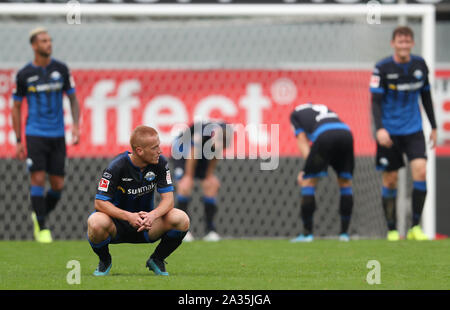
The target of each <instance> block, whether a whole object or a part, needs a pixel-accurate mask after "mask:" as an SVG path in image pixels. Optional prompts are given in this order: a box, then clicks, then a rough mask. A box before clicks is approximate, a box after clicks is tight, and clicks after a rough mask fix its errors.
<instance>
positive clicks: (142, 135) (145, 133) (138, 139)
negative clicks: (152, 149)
mask: <svg viewBox="0 0 450 310" xmlns="http://www.w3.org/2000/svg"><path fill="white" fill-rule="evenodd" d="M157 135H158V132H157V131H156V130H155V129H154V128H152V127H149V126H145V125H140V126H137V127H136V128H135V129H134V130H133V132H132V133H131V137H130V146H131V149H132V150H133V151H135V150H136V148H137V147H139V146H140V147H144V146H145V145H146V144H147V143H148V142H147V141H146V140H147V139H148V138H149V137H154V136H157Z"/></svg>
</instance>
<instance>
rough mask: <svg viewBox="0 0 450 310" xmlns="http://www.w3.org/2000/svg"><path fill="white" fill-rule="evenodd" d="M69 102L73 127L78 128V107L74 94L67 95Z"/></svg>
mask: <svg viewBox="0 0 450 310" xmlns="http://www.w3.org/2000/svg"><path fill="white" fill-rule="evenodd" d="M69 100H70V110H71V113H72V121H73V124H74V125H75V126H78V124H79V121H80V105H79V104H78V99H77V97H76V96H75V94H71V95H69Z"/></svg>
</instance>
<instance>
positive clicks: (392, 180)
mask: <svg viewBox="0 0 450 310" xmlns="http://www.w3.org/2000/svg"><path fill="white" fill-rule="evenodd" d="M397 181H398V172H397V171H390V172H385V173H383V186H384V187H387V188H397Z"/></svg>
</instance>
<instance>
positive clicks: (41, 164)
mask: <svg viewBox="0 0 450 310" xmlns="http://www.w3.org/2000/svg"><path fill="white" fill-rule="evenodd" d="M29 39H30V44H31V48H32V49H33V52H34V60H33V61H32V62H30V63H28V64H27V65H26V66H25V67H23V68H22V69H20V70H19V72H18V73H17V76H16V89H15V91H14V93H13V100H14V106H13V109H12V123H13V127H14V131H15V133H16V137H17V145H16V157H17V158H19V159H20V160H25V158H27V161H26V162H27V165H28V169H29V171H30V174H31V188H30V195H31V206H32V209H33V213H32V219H33V224H34V237H35V239H36V240H37V241H38V242H44V243H48V242H51V241H52V236H51V232H50V230H49V229H48V227H47V225H46V218H47V217H48V215H49V214H50V212H51V211H52V210H53V209H54V208H55V206H56V204H57V202H58V201H59V200H60V198H61V191H62V190H63V187H64V164H65V159H66V143H65V131H64V111H63V93H66V95H67V96H68V97H69V100H70V106H71V112H72V119H73V126H72V142H73V144H77V143H78V142H79V125H78V119H79V105H78V101H77V98H76V96H75V84H74V81H73V79H72V77H71V75H70V71H69V68H68V67H67V66H66V65H65V64H64V63H62V62H60V61H58V60H56V59H53V58H51V54H52V39H51V37H50V35H49V34H48V32H47V30H46V29H44V28H36V29H34V30H33V31H31V33H30V38H29ZM23 97H26V98H27V103H28V117H27V121H26V126H25V137H26V148H27V151H28V154H26V153H27V152H26V150H25V145H24V144H23V141H22V139H21V138H22V124H21V105H22V99H23ZM46 173H47V174H48V177H49V181H50V189H49V190H48V191H47V192H45V182H46Z"/></svg>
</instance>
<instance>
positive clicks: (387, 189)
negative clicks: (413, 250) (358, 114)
mask: <svg viewBox="0 0 450 310" xmlns="http://www.w3.org/2000/svg"><path fill="white" fill-rule="evenodd" d="M391 46H392V48H393V50H394V55H393V56H390V57H387V58H384V59H383V60H381V61H379V62H378V63H377V64H376V66H375V69H374V71H373V75H372V77H371V81H370V91H371V93H372V115H373V120H374V123H375V129H376V140H377V156H376V166H377V169H378V170H382V171H383V176H382V178H383V188H382V201H383V209H384V212H385V216H386V221H387V226H388V235H387V238H388V240H391V241H396V240H399V238H400V236H399V233H398V230H397V225H396V198H397V179H398V169H400V168H401V167H403V166H404V165H405V163H404V160H403V154H406V156H407V158H408V161H409V162H410V165H411V173H412V179H413V191H412V228H410V229H409V230H408V234H407V238H408V239H411V240H427V239H428V238H427V236H426V235H425V234H424V233H423V232H422V229H421V228H420V226H419V223H420V218H421V215H422V209H423V206H424V203H425V197H426V194H427V185H426V165H427V154H426V146H425V137H424V134H423V130H422V117H421V114H420V107H419V96H420V98H421V99H422V105H423V107H424V109H425V112H426V114H427V117H428V120H429V121H430V124H431V128H432V130H431V135H430V140H431V142H432V147H435V145H436V139H437V137H436V120H435V117H434V111H433V103H432V100H431V92H430V84H429V81H428V67H427V65H426V63H425V60H424V59H423V58H422V57H419V56H416V55H412V54H411V49H412V48H413V46H414V34H413V31H412V30H411V29H410V28H409V27H405V26H401V27H397V28H396V29H395V30H394V32H393V34H392V40H391Z"/></svg>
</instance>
